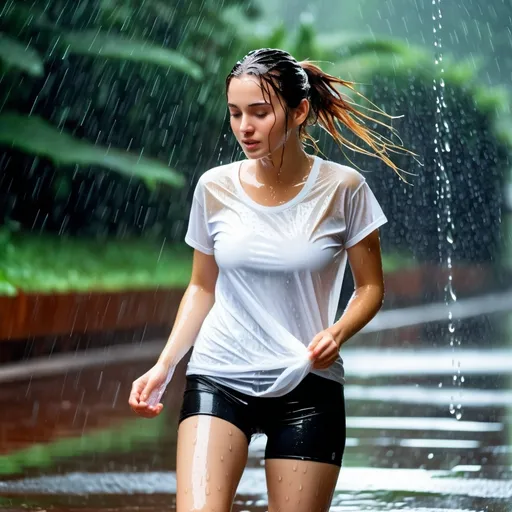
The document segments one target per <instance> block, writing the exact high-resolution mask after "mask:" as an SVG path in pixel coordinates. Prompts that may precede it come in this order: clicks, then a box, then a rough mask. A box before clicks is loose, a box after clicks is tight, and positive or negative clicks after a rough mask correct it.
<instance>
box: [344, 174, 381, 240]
mask: <svg viewBox="0 0 512 512" xmlns="http://www.w3.org/2000/svg"><path fill="white" fill-rule="evenodd" d="M345 222H346V232H345V237H344V238H345V243H344V246H345V248H346V249H348V248H349V247H352V246H353V245H356V244H357V243H358V242H360V241H361V240H363V239H364V238H365V237H366V236H368V235H369V234H370V233H371V232H372V231H374V230H376V229H377V228H379V227H380V226H382V225H383V224H385V223H386V222H387V218H386V216H385V215H384V212H383V211H382V208H381V206H380V204H379V203H378V201H377V198H376V197H375V195H374V194H373V192H372V190H371V189H370V187H369V186H368V183H366V180H365V179H364V178H363V181H362V182H361V183H360V184H359V185H358V187H357V189H356V190H355V192H353V193H352V196H351V197H350V199H349V201H348V206H347V211H346V212H345Z"/></svg>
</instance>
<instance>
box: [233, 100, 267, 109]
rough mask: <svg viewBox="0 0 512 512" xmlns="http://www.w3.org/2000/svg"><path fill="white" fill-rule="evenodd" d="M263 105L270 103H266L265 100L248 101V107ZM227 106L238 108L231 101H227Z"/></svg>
mask: <svg viewBox="0 0 512 512" xmlns="http://www.w3.org/2000/svg"><path fill="white" fill-rule="evenodd" d="M264 105H268V106H270V103H268V102H267V101H258V102H256V103H250V104H249V105H248V106H249V107H261V106H264ZM228 107H234V108H239V107H237V106H236V105H235V104H233V103H228Z"/></svg>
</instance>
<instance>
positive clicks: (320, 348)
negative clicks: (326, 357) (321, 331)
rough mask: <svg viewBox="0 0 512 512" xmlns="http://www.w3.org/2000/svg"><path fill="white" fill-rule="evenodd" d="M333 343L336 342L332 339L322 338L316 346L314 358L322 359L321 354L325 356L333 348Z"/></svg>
mask: <svg viewBox="0 0 512 512" xmlns="http://www.w3.org/2000/svg"><path fill="white" fill-rule="evenodd" d="M333 343H334V342H333V340H332V339H331V338H328V337H324V338H322V340H321V341H320V342H319V343H318V345H316V347H315V348H314V349H313V357H314V358H317V357H320V355H321V354H323V353H324V352H325V351H326V350H328V349H329V348H331V347H332V345H333Z"/></svg>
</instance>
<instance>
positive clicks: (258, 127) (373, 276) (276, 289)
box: [129, 49, 405, 512]
mask: <svg viewBox="0 0 512 512" xmlns="http://www.w3.org/2000/svg"><path fill="white" fill-rule="evenodd" d="M339 85H344V86H348V87H350V88H352V84H351V83H349V82H344V81H343V80H340V79H338V78H335V77H333V76H330V75H328V74H325V73H324V72H322V71H321V69H320V68H318V67H317V66H315V65H313V64H312V63H310V62H301V63H299V62H297V61H296V60H295V59H294V58H293V57H292V56H290V55H289V54H288V53H286V52H284V51H281V50H275V49H261V50H257V51H253V52H251V53H249V54H248V55H247V56H246V57H244V58H243V59H242V60H241V61H240V62H238V63H237V64H236V65H235V67H234V68H233V70H232V71H231V73H230V74H229V76H228V78H227V81H226V93H227V102H228V108H229V113H230V118H231V128H232V130H233V133H234V135H235V137H236V138H237V140H238V142H239V143H240V145H241V147H242V149H243V151H244V153H245V155H246V157H247V158H246V159H245V160H242V161H239V162H234V163H230V164H227V165H222V166H220V167H216V168H213V169H211V170H209V171H207V172H206V173H205V174H203V175H202V176H201V178H200V179H199V182H198V184H197V187H196V189H195V193H194V199H193V204H192V210H191V215H190V221H189V227H188V232H187V235H186V238H185V240H186V242H187V243H188V244H189V245H191V246H192V247H193V248H194V249H195V251H194V260H193V271H192V277H191V280H190V284H189V286H188V288H187V290H186V292H185V294H184V296H183V299H182V301H181V304H180V308H179V311H178V314H177V317H176V321H175V324H174V327H173V329H172V332H171V335H170V337H169V341H168V343H167V345H166V346H165V348H164V350H163V351H162V354H161V356H160V358H159V360H158V362H157V363H156V365H155V366H154V367H153V368H151V369H150V370H149V371H148V372H147V373H146V374H144V375H143V376H142V377H140V378H139V379H137V380H136V381H135V382H134V383H133V387H132V391H131V395H130V399H129V404H130V406H131V407H132V408H133V410H134V411H135V412H136V413H138V414H139V415H141V416H145V417H153V416H156V415H158V414H159V413H160V412H161V411H162V407H163V406H162V404H161V403H154V405H151V403H150V396H151V395H152V394H154V393H157V392H158V390H160V394H161V392H162V390H163V387H164V386H165V384H166V382H167V381H168V379H169V375H172V371H173V369H174V367H175V366H176V364H177V363H178V362H179V361H180V359H181V358H182V357H183V356H184V355H185V354H186V353H187V352H188V350H189V349H190V348H191V347H192V345H194V349H193V351H192V355H191V359H190V362H189V364H188V367H187V384H186V390H185V394H184V399H183V405H182V409H181V414H180V424H179V429H178V450H177V452H178V455H177V509H178V512H185V511H189V510H205V511H206V510H208V511H210V510H215V511H216V512H223V511H229V510H230V509H231V505H232V502H233V498H234V496H235V492H236V488H237V485H238V483H239V480H240V477H241V475H242V472H243V470H244V466H245V463H246V461H247V448H248V444H249V442H250V440H251V436H252V435H254V434H256V433H264V434H266V436H267V439H268V440H267V445H266V451H265V471H266V479H267V485H268V500H269V512H277V511H280V512H286V511H290V512H292V511H293V512H300V511H307V512H311V511H326V510H328V509H329V505H330V502H331V498H332V494H333V491H334V488H335V485H336V481H337V478H338V473H339V470H340V466H341V463H342V457H343V452H344V448H345V409H344V394H343V384H344V372H343V361H342V359H341V357H340V354H339V352H340V348H341V347H342V345H343V344H344V343H345V342H346V341H347V340H349V339H350V338H351V337H352V336H353V335H354V334H355V333H356V332H358V331H359V330H360V329H361V328H362V327H363V326H364V325H365V324H366V323H367V322H368V321H369V320H371V318H372V317H373V316H374V315H375V314H376V313H377V311H378V310H379V308H380V307H381V305H382V301H383V296H384V286H383V276H382V264H381V255H380V246H379V235H378V228H379V227H380V226H381V225H382V224H384V223H385V222H386V217H385V215H384V213H383V212H382V210H381V208H380V206H379V204H378V202H377V200H376V199H375V197H374V195H373V193H372V192H371V190H370V189H369V187H368V185H367V183H366V181H365V179H364V177H363V176H362V174H360V173H359V172H358V171H356V170H354V169H352V168H350V167H347V166H344V165H339V164H336V163H333V162H329V161H326V160H324V159H322V158H320V157H318V156H311V155H309V154H308V153H306V152H305V150H304V142H305V141H306V139H309V140H310V141H312V142H313V145H314V146H315V148H316V144H315V142H314V141H313V140H312V139H311V137H310V136H309V135H308V133H307V131H306V127H307V126H308V125H312V124H315V123H318V124H319V125H320V126H321V127H323V128H324V129H325V130H327V131H328V132H329V133H330V134H331V135H332V136H333V137H334V139H335V140H336V141H337V142H339V143H340V144H343V145H345V146H348V147H351V148H352V149H355V150H356V151H361V152H363V153H366V154H371V155H374V156H377V157H378V158H381V159H382V160H383V161H384V162H386V163H387V164H388V165H390V166H391V167H393V168H394V169H395V171H397V168H396V166H394V164H393V163H392V162H391V161H390V160H389V158H388V150H391V149H392V150H394V151H396V150H399V151H400V150H402V148H401V147H400V146H395V145H393V144H391V143H390V142H389V141H388V140H387V139H384V138H383V137H381V136H379V135H377V134H376V133H375V132H372V131H370V130H369V129H368V128H366V127H365V126H364V119H371V118H370V117H368V116H366V115H365V114H364V113H362V112H361V111H360V110H357V109H355V108H354V107H353V106H352V104H351V103H350V102H349V101H348V100H347V99H344V97H343V96H342V94H341V93H340V92H338V91H337V89H336V87H337V86H339ZM380 112H381V111H380ZM381 113H382V112H381ZM336 123H341V124H343V125H344V126H345V127H347V128H348V129H350V130H351V131H352V132H353V133H354V134H355V135H357V136H359V137H360V139H361V140H362V141H364V142H365V143H366V144H367V145H368V146H369V147H370V149H371V150H372V151H371V152H370V151H367V150H364V149H360V148H358V147H357V146H354V145H353V143H351V142H349V141H348V140H347V139H346V138H344V137H343V135H341V133H340V132H339V131H338V130H337V127H336ZM404 151H405V150H404ZM347 260H348V261H349V264H350V268H351V271H352V273H353V276H354V282H355V290H354V293H353V296H352V298H351V300H350V302H349V304H348V306H347V308H346V310H345V311H344V313H343V315H342V316H341V318H340V319H339V320H338V321H335V314H336V310H337V306H338V299H339V294H340V289H341V284H342V280H343V275H344V271H345V267H346V263H347ZM157 399H158V400H159V397H157Z"/></svg>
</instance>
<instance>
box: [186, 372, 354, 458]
mask: <svg viewBox="0 0 512 512" xmlns="http://www.w3.org/2000/svg"><path fill="white" fill-rule="evenodd" d="M198 414H206V415H210V416H216V417H218V418H222V419H224V420H226V421H228V422H229V423H231V424H233V425H235V426H236V427H238V428H239V429H240V430H242V431H243V432H244V433H245V435H246V437H247V442H248V443H250V441H251V438H252V436H253V435H254V434H260V433H262V434H265V435H266V436H267V438H268V440H267V445H266V450H265V458H266V459H300V460H311V461H316V462H325V463H328V464H334V465H337V466H341V463H342V458H343V452H344V450H345V441H346V417H345V398H344V389H343V386H342V385H341V384H340V383H337V382H334V381H332V380H330V379H325V378H323V377H319V376H317V375H314V374H309V375H308V376H307V377H306V378H305V379H304V380H303V381H302V382H301V383H300V384H299V385H298V386H297V387H296V388H295V389H294V390H293V391H291V392H290V393H288V394H286V395H284V396H281V397H270V398H269V397H254V396H248V395H244V394H243V393H240V392H237V391H235V390H233V389H231V388H228V387H226V386H222V385H220V384H218V383H216V382H215V381H214V380H212V379H210V378H208V377H202V376H197V375H191V376H188V377H187V385H186V389H185V393H184V397H183V404H182V407H181V411H180V423H181V421H183V420H184V419H185V418H188V417H190V416H195V415H198Z"/></svg>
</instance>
